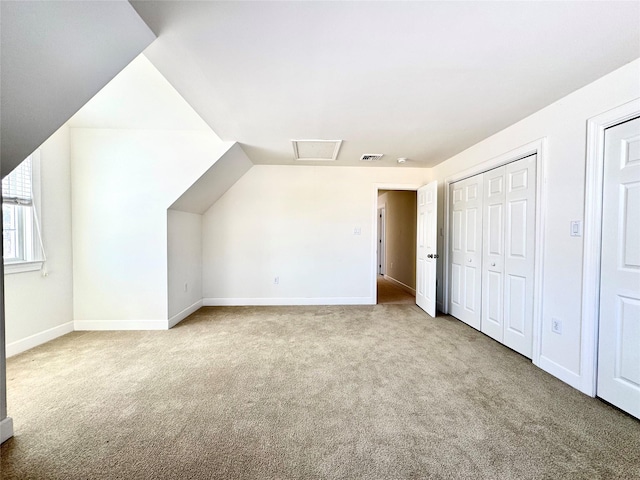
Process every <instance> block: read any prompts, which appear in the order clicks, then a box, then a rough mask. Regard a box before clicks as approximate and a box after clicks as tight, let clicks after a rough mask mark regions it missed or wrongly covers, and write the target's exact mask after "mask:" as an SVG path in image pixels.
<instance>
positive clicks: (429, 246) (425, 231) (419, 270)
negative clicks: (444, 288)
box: [416, 180, 438, 317]
mask: <svg viewBox="0 0 640 480" xmlns="http://www.w3.org/2000/svg"><path fill="white" fill-rule="evenodd" d="M437 205H438V181H437V180H435V181H433V182H431V183H429V184H427V185H425V186H423V187H420V188H419V189H418V209H417V210H418V241H417V242H416V245H417V252H416V261H417V265H416V304H417V305H418V306H419V307H420V308H422V309H423V310H424V311H425V312H427V313H428V314H429V315H431V316H432V317H435V316H436V263H437V261H438V260H437V258H438V254H437V253H436V248H437V245H438V236H437V227H438V222H437V214H438V209H437Z"/></svg>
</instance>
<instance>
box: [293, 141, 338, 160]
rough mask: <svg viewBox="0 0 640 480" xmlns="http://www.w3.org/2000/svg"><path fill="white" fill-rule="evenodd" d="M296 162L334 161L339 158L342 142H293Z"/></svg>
mask: <svg viewBox="0 0 640 480" xmlns="http://www.w3.org/2000/svg"><path fill="white" fill-rule="evenodd" d="M291 143H293V154H294V155H295V159H296V160H304V161H313V160H315V161H332V160H335V159H336V158H337V156H338V151H339V150H340V145H341V144H342V140H291Z"/></svg>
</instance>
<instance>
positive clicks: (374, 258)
mask: <svg viewBox="0 0 640 480" xmlns="http://www.w3.org/2000/svg"><path fill="white" fill-rule="evenodd" d="M427 183H428V182H427ZM422 185H423V184H416V183H374V184H373V192H372V195H373V202H372V208H371V231H372V232H375V231H377V229H378V191H379V190H407V191H414V192H417V191H418V188H420V187H422ZM416 224H417V220H416ZM371 239H372V241H371V272H370V274H369V278H370V279H371V290H370V291H371V292H372V297H371V299H370V304H371V305H376V304H377V302H378V283H377V281H376V280H377V278H378V245H377V244H378V235H371Z"/></svg>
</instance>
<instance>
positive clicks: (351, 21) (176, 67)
mask: <svg viewBox="0 0 640 480" xmlns="http://www.w3.org/2000/svg"><path fill="white" fill-rule="evenodd" d="M131 3H132V5H133V6H134V8H135V9H136V11H138V13H139V14H140V16H141V17H142V18H143V19H144V20H145V21H146V22H147V24H148V25H149V26H150V27H151V29H152V30H153V31H154V32H155V33H156V35H157V36H158V39H157V40H156V42H154V43H153V44H152V45H151V46H150V47H149V48H148V49H147V50H146V52H145V53H146V55H147V56H148V58H149V59H150V60H151V61H152V62H153V64H154V65H155V66H156V67H157V68H158V69H159V71H160V72H161V73H162V74H163V75H164V76H165V77H166V78H167V79H168V80H169V81H170V82H171V83H172V84H173V85H174V86H175V87H176V88H177V90H178V91H179V92H180V93H181V95H182V96H183V97H184V98H185V99H186V100H187V102H189V103H190V104H191V106H192V107H193V108H194V109H195V110H196V111H197V112H198V113H199V114H200V115H201V116H202V118H203V119H204V120H205V121H206V122H207V123H208V124H209V125H210V126H211V127H212V128H213V130H214V131H215V132H216V133H217V134H218V135H219V136H220V137H221V138H222V139H223V140H225V141H238V142H240V143H241V145H242V147H243V149H244V151H245V152H246V153H247V155H248V156H249V158H250V159H251V160H252V161H253V163H256V164H293V163H294V160H293V151H292V147H291V142H290V140H291V139H294V138H295V139H343V140H344V143H343V144H342V148H341V150H340V154H339V156H338V159H337V161H336V162H333V163H332V164H334V165H362V163H361V162H359V160H358V159H359V157H360V156H361V155H362V154H364V153H384V154H385V157H384V158H383V159H382V160H381V161H380V162H377V163H371V164H366V165H373V166H375V165H381V166H389V165H394V166H395V165H396V163H395V160H396V158H397V157H408V158H409V159H410V160H409V162H407V163H405V164H404V165H405V166H407V167H415V166H425V167H428V166H433V165H435V164H437V163H439V162H441V161H443V160H445V159H447V158H449V157H450V156H452V155H454V154H456V153H457V152H460V151H462V150H464V149H465V148H467V147H469V146H471V145H473V144H474V143H476V142H478V141H480V140H482V139H484V138H486V137H487V136H490V135H491V134H493V133H495V132H497V131H499V130H501V129H503V128H505V127H507V126H509V125H511V124H513V123H514V122H516V121H518V120H520V119H522V118H524V117H526V116H528V115H530V114H531V113H534V112H535V111H537V110H539V109H540V108H542V107H544V106H546V105H548V104H550V103H552V102H554V101H556V100H558V99H560V98H562V97H563V96H565V95H567V94H569V93H571V92H572V91H574V90H576V89H578V88H580V87H582V86H584V85H586V84H588V83H590V82H592V81H594V80H596V79H597V78H599V77H601V76H603V75H605V74H607V73H609V72H611V71H613V70H615V69H616V68H618V67H620V66H622V65H624V64H625V63H628V62H630V61H632V60H634V59H636V58H638V57H639V56H640V22H638V19H639V18H640V3H639V2H615V1H608V2H582V1H570V2H563V1H557V2H537V1H536V2H533V1H532V2H440V1H430V2H395V1H394V2H346V1H345V2H271V1H263V2H214V1H208V2H178V1H148V0H145V1H132V2H131ZM305 164H308V163H305ZM399 168H402V167H401V166H399Z"/></svg>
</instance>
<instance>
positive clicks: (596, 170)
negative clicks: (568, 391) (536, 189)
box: [580, 98, 640, 397]
mask: <svg viewBox="0 0 640 480" xmlns="http://www.w3.org/2000/svg"><path fill="white" fill-rule="evenodd" d="M638 116H640V98H638V99H635V100H632V101H630V102H627V103H625V104H623V105H620V106H618V107H616V108H613V109H611V110H608V111H606V112H604V113H601V114H600V115H596V116H595V117H592V118H590V119H589V120H587V159H586V179H585V197H584V199H585V204H584V253H583V257H582V258H583V261H582V336H581V339H580V340H581V341H580V359H581V361H580V372H581V373H582V375H581V377H582V378H581V380H580V382H581V384H580V391H581V392H583V393H585V394H587V395H590V396H591V397H595V396H596V393H597V376H598V327H599V324H600V260H601V251H602V209H603V202H602V194H603V191H604V131H605V130H606V129H607V128H609V127H613V126H615V125H617V124H619V123H624V122H626V121H627V120H631V119H633V118H635V117H638Z"/></svg>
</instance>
